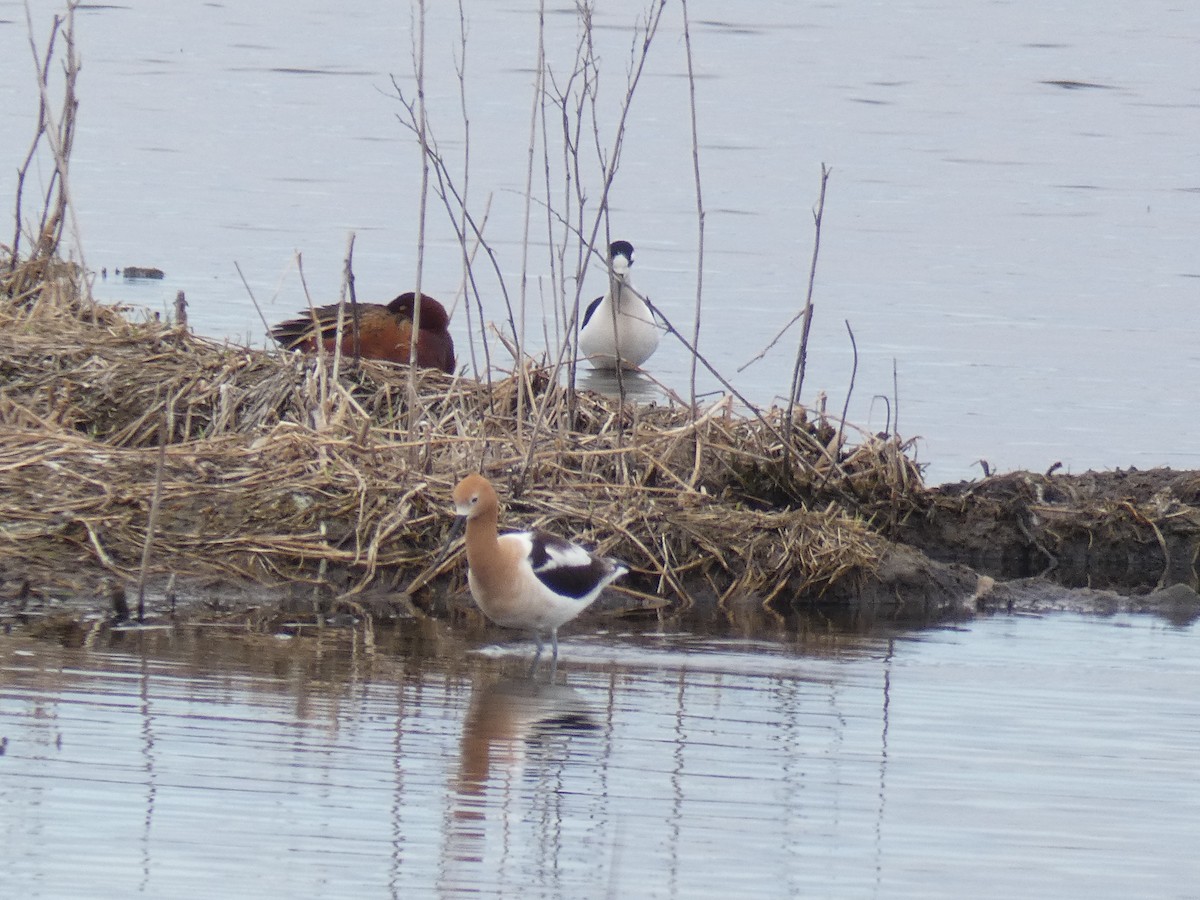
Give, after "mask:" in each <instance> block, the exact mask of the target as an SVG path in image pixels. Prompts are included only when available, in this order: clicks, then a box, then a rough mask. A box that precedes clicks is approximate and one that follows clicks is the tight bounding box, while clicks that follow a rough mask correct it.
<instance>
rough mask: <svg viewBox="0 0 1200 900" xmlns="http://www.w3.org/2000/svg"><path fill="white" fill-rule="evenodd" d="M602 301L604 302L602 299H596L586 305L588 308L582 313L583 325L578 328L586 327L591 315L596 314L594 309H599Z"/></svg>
mask: <svg viewBox="0 0 1200 900" xmlns="http://www.w3.org/2000/svg"><path fill="white" fill-rule="evenodd" d="M603 300H604V298H603V297H597V298H596V299H595V300H593V301H592V302H591V303H589V304H588V307H587V309H586V310H584V313H583V324H582V325H580V326H579V327H580V328H586V327H587V323H588V322H590V321H591V320H592V315H593V314H594V313H595V312H596V309H597V307H599V306H600V303H601V302H602V301H603Z"/></svg>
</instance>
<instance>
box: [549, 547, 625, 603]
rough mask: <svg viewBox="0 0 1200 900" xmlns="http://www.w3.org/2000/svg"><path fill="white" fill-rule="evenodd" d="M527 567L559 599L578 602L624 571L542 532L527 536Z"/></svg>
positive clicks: (611, 562) (608, 560)
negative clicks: (571, 599)
mask: <svg viewBox="0 0 1200 900" xmlns="http://www.w3.org/2000/svg"><path fill="white" fill-rule="evenodd" d="M529 540H530V544H531V549H530V552H529V564H530V565H531V566H532V567H533V573H534V574H535V575H537V577H538V580H539V581H541V582H542V584H544V585H546V587H548V588H550V590H552V591H554V593H556V594H558V595H560V596H562V597H573V598H575V599H576V600H581V599H583V598H584V597H587V596H588V595H589V594H592V593H594V592H595V591H597V590H599V589H600V588H602V587H604V585H606V584H608V583H609V582H610V581H613V580H614V579H616V578H617V577H619V576H621V575H623V574H625V572H626V571H627V570H626V569H625V567H624V566H622V565H620V564H618V563H615V562H613V561H612V560H610V559H604V558H602V557H598V556H592V554H590V553H588V552H587V551H586V550H584V549H583V548H582V547H580V546H579V545H578V544H572V543H571V542H570V541H567V540H564V539H563V538H560V537H559V536H558V535H554V534H549V533H547V532H545V531H534V532H532V533H531V534H530V535H529Z"/></svg>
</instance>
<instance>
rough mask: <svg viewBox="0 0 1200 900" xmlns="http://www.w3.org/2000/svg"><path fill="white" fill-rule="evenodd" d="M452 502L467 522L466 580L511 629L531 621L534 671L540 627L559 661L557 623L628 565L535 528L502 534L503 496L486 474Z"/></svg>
mask: <svg viewBox="0 0 1200 900" xmlns="http://www.w3.org/2000/svg"><path fill="white" fill-rule="evenodd" d="M454 507H455V511H456V512H457V513H458V515H459V516H460V517H461V518H462V519H465V520H466V523H467V567H468V568H467V583H468V584H469V585H470V586H471V596H473V597H474V598H475V602H476V603H477V604H478V605H479V608H480V609H481V610H483V614H484V615H485V616H487V617H488V618H489V619H491V620H492V621H493V622H495V623H496V624H497V625H503V626H505V627H507V628H528V629H529V630H530V631H532V632H533V636H534V640H536V641H537V653H536V654H534V657H533V664H532V666H531V668H530V673H531V674H532V673H533V671H534V670H536V668H537V664H538V660H539V659H540V658H541V655H542V632H544V631H549V632H550V642H551V646H552V647H553V656H552V662H551V668H550V676H551V678H553V677H554V672H555V670H556V668H557V666H558V628H559V626H560V625H563V624H564V623H566V622H569V621H571V620H572V619H573V618H575V617H576V616H577V615H579V614H580V613H581V612H583V611H584V610H585V609H587V608H588V606H590V605H591V604H592V602H593V601H594V600H595V599H596V598H597V597H599V596H600V592H601V591H602V590H604V588H605V587H607V586H608V585H609V584H611V583H612V582H613V581H615V580H616V579H618V578H620V577H621V576H622V575H624V574H625V573H626V572H628V571H629V569H628V568H627V567H626V566H625V565H624V564H622V563H620V562H617V561H616V560H615V559H607V558H605V557H601V556H593V555H592V554H591V553H589V552H588V551H587V550H585V549H583V548H582V547H580V546H579V545H578V544H572V543H571V542H570V541H567V540H564V539H563V538H560V537H558V536H557V535H553V534H548V533H546V532H545V531H541V530H538V529H535V530H533V531H515V532H509V533H507V534H497V523H498V520H499V515H500V500H499V498H498V497H497V496H496V491H495V489H494V488H493V487H492V485H491V483H490V482H489V481H488V480H487V479H486V478H484V477H483V476H482V475H474V474H472V475H468V476H467V477H466V478H464V479H463V480H462V481H460V482H459V483H458V485H457V486H456V487H455V488H454Z"/></svg>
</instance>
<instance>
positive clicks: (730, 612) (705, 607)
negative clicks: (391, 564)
mask: <svg viewBox="0 0 1200 900" xmlns="http://www.w3.org/2000/svg"><path fill="white" fill-rule="evenodd" d="M918 500H919V502H918V503H917V504H916V505H917V510H916V511H914V512H912V513H911V514H910V515H908V516H907V518H905V519H904V520H903V521H901V522H900V523H899V524H898V525H896V526H895V527H894V528H893V529H892V533H891V535H890V537H891V538H893V540H891V541H890V542H888V543H886V544H885V546H884V550H883V552H882V553H881V555H880V559H879V562H878V565H877V566H875V567H874V569H873V570H872V571H870V572H863V573H860V574H858V575H855V576H854V577H852V578H847V579H844V580H842V581H840V582H838V583H837V584H835V585H834V586H833V587H831V588H829V589H828V590H827V591H826V592H825V593H823V594H821V595H817V596H812V595H808V596H806V597H805V598H804V599H803V600H790V601H784V600H782V599H781V598H776V599H775V601H773V603H771V604H770V605H768V606H764V605H763V604H762V603H761V602H760V601H759V600H758V599H756V598H754V597H752V596H750V597H743V598H741V599H740V600H729V601H726V602H725V603H720V602H718V601H717V600H716V598H715V596H714V595H712V594H711V592H710V593H709V594H708V595H706V594H705V592H704V590H703V588H702V587H701V586H700V585H694V586H692V587H693V588H694V590H693V596H695V597H697V598H698V600H697V603H696V605H695V606H694V607H693V608H691V609H687V610H680V609H678V608H675V609H672V608H669V607H665V606H664V607H658V608H656V607H654V605H653V604H649V603H647V602H646V601H645V600H639V599H637V598H635V597H633V596H631V595H627V594H622V593H621V592H619V591H616V592H613V593H612V594H610V595H609V596H608V597H606V598H605V599H604V600H603V601H602V602H601V603H600V604H598V608H597V610H596V612H595V614H594V615H593V616H592V618H599V619H603V618H604V617H609V618H611V617H622V618H629V619H633V620H638V619H641V620H653V619H655V618H659V619H666V620H671V621H672V622H673V623H674V624H678V625H685V626H687V625H691V626H694V627H698V628H702V629H704V630H710V629H714V628H722V627H724V628H732V629H734V630H738V631H741V632H743V633H752V632H759V633H760V632H762V631H764V630H775V631H778V630H779V629H780V628H784V629H794V628H797V627H799V628H809V629H810V628H812V627H814V626H816V627H822V626H831V627H833V626H836V627H850V628H866V627H870V626H873V625H875V624H879V623H883V622H894V623H899V624H904V625H925V624H932V623H937V622H945V621H949V620H959V619H966V618H970V617H971V616H974V615H977V614H980V613H985V614H986V613H994V612H1001V613H1016V614H1037V613H1044V612H1050V611H1066V612H1075V613H1089V614H1102V615H1109V614H1115V613H1119V612H1137V613H1153V614H1157V615H1161V616H1162V617H1164V618H1165V619H1167V620H1169V621H1170V622H1173V623H1176V624H1187V623H1190V622H1192V621H1195V620H1196V619H1197V618H1200V595H1198V594H1197V592H1196V585H1197V570H1196V560H1197V557H1198V555H1200V508H1198V507H1200V472H1181V471H1173V470H1170V469H1155V470H1149V471H1137V470H1135V469H1130V470H1116V471H1113V472H1105V473H1096V472H1087V473H1084V474H1082V475H1073V476H1072V475H1058V476H1051V477H1047V476H1042V475H1037V474H1033V473H1029V472H1015V473H1008V474H1005V475H999V476H994V477H991V478H987V479H983V480H980V481H973V482H962V483H959V484H953V485H943V486H940V487H936V488H931V489H925V490H924V491H923V492H922V495H921V496H920V497H919V498H918ZM330 583H336V577H332V576H330V577H328V579H327V582H326V585H325V587H324V588H322V590H321V592H315V591H314V588H313V587H312V586H311V585H307V584H301V583H293V584H290V585H284V586H281V587H275V588H269V587H263V586H262V585H260V584H252V583H249V582H246V581H244V580H241V579H238V578H228V579H223V578H204V579H190V580H180V581H178V582H177V583H174V584H173V585H171V590H170V591H168V585H167V583H166V582H165V581H163V580H162V579H156V580H155V581H154V582H153V583H151V584H150V585H148V587H147V592H146V611H147V615H146V619H147V621H148V622H155V623H163V622H168V623H169V622H175V623H197V622H204V623H214V622H223V623H227V624H230V625H235V626H238V627H242V628H245V629H247V630H251V631H275V630H279V629H281V628H284V629H286V628H295V627H296V625H297V623H298V622H299V623H317V622H320V623H323V624H329V625H339V624H342V625H344V624H349V623H351V622H356V621H361V620H362V619H364V618H370V619H371V620H372V621H376V622H382V623H403V622H405V621H412V620H418V619H432V620H437V621H445V622H449V623H453V622H456V621H459V622H467V621H469V622H472V623H475V624H478V622H479V619H478V613H477V612H475V610H474V609H473V607H472V605H471V603H470V600H469V598H468V597H467V596H466V594H465V590H464V585H463V579H462V577H461V573H457V574H456V575H454V576H452V577H450V578H443V579H440V580H438V581H436V582H434V583H433V584H431V585H429V586H428V587H427V588H425V589H423V590H422V591H421V592H419V593H418V595H417V596H416V597H410V596H409V595H407V594H406V593H405V592H404V591H403V589H402V588H401V587H400V586H399V585H392V586H390V587H389V586H387V585H380V586H378V587H375V588H372V589H371V590H370V591H368V592H364V593H362V594H359V595H356V596H355V597H354V598H353V599H342V600H336V599H334V597H333V595H332V594H331V593H330V592H329V584H330ZM46 584H59V585H62V584H64V578H63V574H62V573H61V572H44V571H37V570H36V569H31V570H29V571H23V572H17V571H12V570H11V569H10V570H9V571H6V572H0V629H2V630H3V631H5V632H9V631H13V630H21V631H26V632H28V633H31V634H35V635H39V636H44V637H49V638H52V639H58V640H63V641H68V642H69V641H73V640H76V639H80V640H82V637H81V635H84V634H86V633H87V632H88V631H89V630H94V629H95V628H97V627H108V626H110V625H112V624H113V623H114V621H115V615H114V609H115V608H116V607H118V606H119V605H120V600H119V599H118V598H121V597H123V599H124V602H125V604H126V605H127V606H128V607H129V609H130V611H131V613H134V614H135V613H136V597H135V596H134V590H133V587H132V586H131V585H126V584H120V583H117V582H115V581H113V579H112V577H111V576H110V575H108V574H106V573H105V572H104V570H103V569H102V568H101V567H100V566H96V567H94V569H91V568H88V569H85V570H82V571H77V572H75V573H73V574H72V576H71V578H70V579H69V585H70V586H69V587H62V588H58V589H50V588H45V587H41V585H46Z"/></svg>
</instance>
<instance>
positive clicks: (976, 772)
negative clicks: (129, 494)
mask: <svg viewBox="0 0 1200 900" xmlns="http://www.w3.org/2000/svg"><path fill="white" fill-rule="evenodd" d="M1198 637H1200V634H1198V633H1197V630H1196V626H1195V625H1191V626H1188V627H1183V628H1179V627H1174V626H1171V625H1168V624H1165V623H1163V622H1161V621H1159V620H1156V619H1153V618H1150V617H1129V616H1120V617H1116V618H1107V619H1106V618H1092V617H1084V616H1076V615H1065V614H1064V615H1051V616H1047V617H1043V618H1031V617H1000V618H991V619H984V620H980V621H977V622H974V623H972V624H971V625H969V626H968V627H963V628H948V629H939V630H931V631H924V632H918V633H914V634H908V635H892V636H877V637H853V636H846V635H842V636H833V635H830V636H826V637H824V638H816V637H810V638H809V639H807V640H804V641H800V640H792V641H762V640H736V639H716V638H702V637H697V636H691V635H682V634H653V633H651V634H639V633H634V632H615V631H614V632H607V633H586V632H578V633H575V634H573V635H571V636H570V637H568V639H566V640H564V642H563V647H562V652H563V656H564V659H563V663H564V665H563V668H562V669H561V670H560V678H559V683H557V684H555V685H549V684H547V683H545V682H544V681H542V682H529V681H526V680H523V679H522V678H521V677H520V675H519V673H520V672H522V671H523V669H524V667H525V661H526V657H525V655H524V654H525V652H526V651H527V649H528V647H527V646H526V645H523V644H521V643H519V642H517V643H512V644H502V645H488V644H484V645H482V646H480V647H478V648H477V649H476V650H472V651H471V652H469V653H468V654H467V655H466V657H465V658H459V659H446V658H441V657H437V656H434V657H427V656H426V657H422V656H419V655H415V654H413V653H411V652H410V653H404V654H399V653H395V652H393V650H392V649H391V648H389V647H388V646H387V645H386V642H385V641H384V640H383V639H382V637H381V638H379V639H378V641H377V642H376V643H375V644H372V643H370V642H368V641H366V640H365V639H364V635H363V634H362V633H361V632H359V633H356V634H355V635H354V636H353V637H352V636H351V635H348V634H346V635H343V636H342V637H341V639H340V640H339V639H336V638H334V637H330V638H328V639H326V640H324V641H321V642H317V641H315V640H308V639H291V640H283V639H277V638H263V637H253V636H247V635H242V636H241V637H238V636H237V635H230V634H225V633H221V634H218V635H213V634H212V633H211V632H207V631H205V630H203V629H201V630H196V631H188V630H181V631H179V632H178V633H170V634H168V633H164V632H151V633H149V634H145V635H137V634H128V635H125V636H124V638H123V645H122V646H119V647H111V648H101V647H93V648H90V649H82V648H81V649H75V650H65V649H61V648H57V647H55V646H52V645H49V644H46V643H36V644H35V643H32V642H24V641H18V640H16V639H13V638H0V739H2V740H3V741H4V742H5V743H4V754H3V755H2V756H0V832H2V839H3V845H4V848H5V850H4V864H3V866H0V895H3V896H5V897H29V898H33V897H47V898H50V897H53V898H58V897H83V896H87V897H128V896H134V895H144V896H155V897H163V896H171V897H201V896H204V897H211V896H225V897H252V896H278V897H284V896H288V897H301V896H303V897H364V896H366V897H378V896H401V897H413V896H431V895H443V896H465V895H484V896H518V895H520V896H534V897H560V896H579V897H599V896H614V897H643V896H645V897H728V896H756V897H787V896H804V897H837V898H848V897H912V898H934V897H946V898H963V897H973V898H988V897H996V898H1010V897H1059V898H1070V897H1080V898H1108V897H1112V898H1128V897H1158V898H1169V897H1195V896H1197V894H1198V893H1200V861H1198V860H1197V858H1196V854H1195V839H1196V823H1197V822H1198V821H1200V782H1198V781H1197V779H1196V773H1195V761H1196V759H1197V758H1198V755H1200V705H1198V704H1197V703H1196V699H1195V685H1196V684H1197V680H1198V679H1200V655H1198V654H1197V652H1196V651H1197V639H1198Z"/></svg>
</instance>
